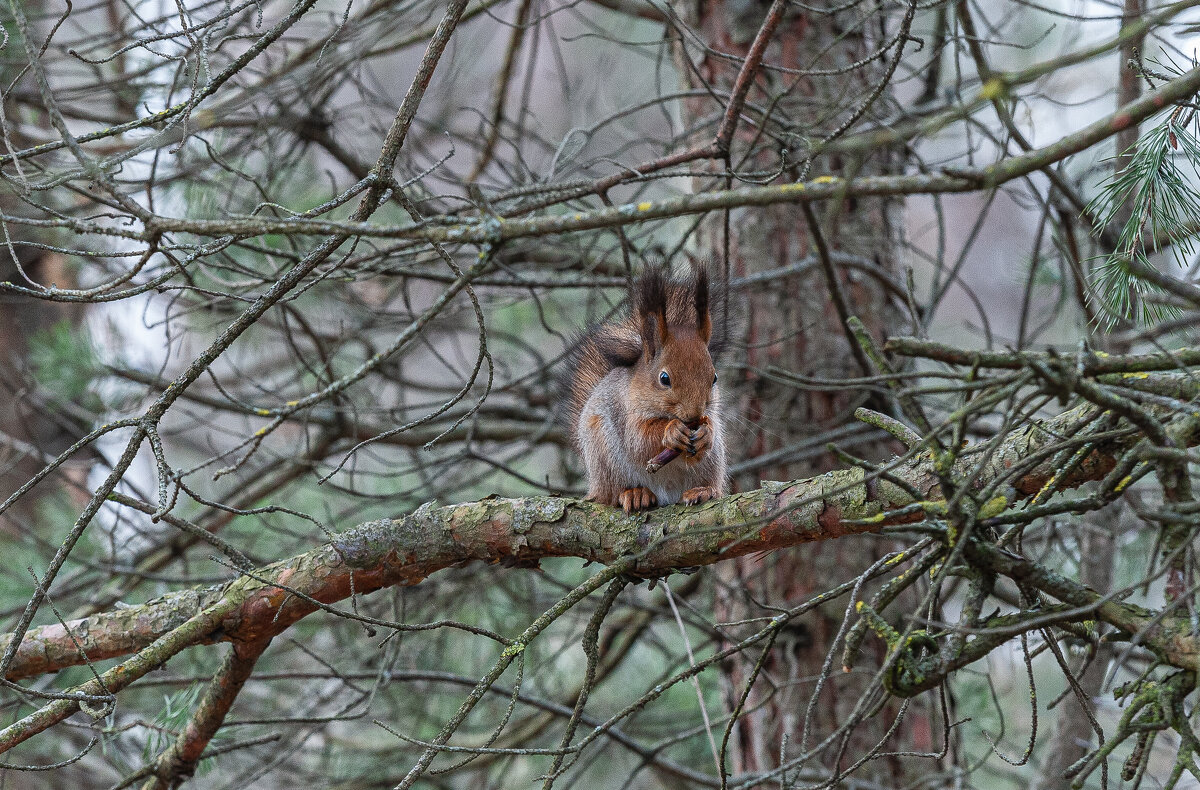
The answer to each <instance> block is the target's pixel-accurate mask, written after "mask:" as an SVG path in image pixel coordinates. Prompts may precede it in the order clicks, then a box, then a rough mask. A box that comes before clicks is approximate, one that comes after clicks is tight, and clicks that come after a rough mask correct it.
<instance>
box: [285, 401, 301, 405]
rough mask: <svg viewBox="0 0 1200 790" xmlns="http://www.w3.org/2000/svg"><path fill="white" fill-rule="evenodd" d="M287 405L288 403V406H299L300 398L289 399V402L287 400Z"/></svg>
mask: <svg viewBox="0 0 1200 790" xmlns="http://www.w3.org/2000/svg"><path fill="white" fill-rule="evenodd" d="M287 405H288V406H299V405H300V401H298V400H290V401H288V402H287Z"/></svg>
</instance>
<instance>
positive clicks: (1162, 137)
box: [1087, 106, 1200, 326]
mask: <svg viewBox="0 0 1200 790" xmlns="http://www.w3.org/2000/svg"><path fill="white" fill-rule="evenodd" d="M1195 117H1196V112H1195V110H1194V109H1193V108H1190V107H1184V106H1180V107H1176V108H1175V109H1174V110H1173V111H1172V112H1171V113H1170V114H1169V115H1168V116H1167V118H1166V119H1165V120H1164V121H1163V122H1162V123H1160V124H1159V125H1157V126H1155V127H1154V128H1153V129H1151V130H1149V131H1148V132H1146V133H1144V134H1143V135H1142V136H1141V138H1140V139H1139V140H1138V142H1137V145H1136V146H1134V147H1133V148H1132V149H1131V151H1130V154H1131V156H1130V158H1129V161H1128V163H1127V164H1126V166H1125V167H1124V168H1123V169H1121V171H1120V172H1118V173H1117V174H1116V175H1114V176H1113V177H1112V178H1111V179H1109V180H1108V181H1107V182H1105V183H1104V184H1103V185H1101V187H1100V194H1099V195H1097V196H1096V197H1095V199H1093V200H1092V202H1091V203H1090V204H1089V205H1088V209H1087V210H1088V213H1089V214H1090V215H1091V216H1092V217H1093V218H1094V219H1095V221H1096V222H1097V227H1106V226H1108V225H1110V224H1112V223H1114V222H1119V221H1120V220H1121V218H1122V217H1123V216H1125V212H1128V216H1126V217H1125V219H1124V222H1123V223H1122V224H1121V230H1120V235H1119V237H1118V243H1117V247H1116V249H1115V250H1114V251H1113V252H1112V254H1111V255H1109V256H1108V260H1107V261H1105V262H1104V263H1102V264H1100V265H1099V266H1097V267H1096V268H1095V270H1094V272H1093V276H1094V278H1095V286H1096V288H1095V290H1094V292H1093V294H1094V296H1095V297H1096V298H1097V299H1098V300H1099V301H1100V302H1101V305H1100V306H1101V307H1102V317H1101V321H1104V322H1107V323H1108V324H1109V325H1110V326H1111V324H1113V323H1115V322H1116V321H1118V320H1119V319H1121V318H1127V319H1130V320H1132V321H1134V322H1135V323H1141V324H1148V323H1152V322H1155V321H1161V320H1163V319H1164V318H1169V317H1172V316H1174V315H1177V314H1178V312H1179V311H1178V309H1177V308H1175V307H1174V306H1172V305H1170V304H1169V303H1167V302H1165V301H1164V300H1162V299H1159V298H1156V297H1157V296H1159V295H1161V293H1162V291H1161V289H1160V288H1159V286H1157V285H1156V284H1154V283H1152V282H1150V281H1148V280H1146V279H1144V278H1142V277H1140V276H1138V274H1137V273H1136V271H1135V268H1133V267H1131V266H1130V263H1131V261H1137V262H1138V263H1139V264H1142V265H1144V266H1150V265H1151V264H1150V261H1149V256H1150V255H1152V254H1155V253H1158V252H1160V251H1161V250H1162V249H1163V248H1164V247H1167V246H1169V247H1170V248H1171V250H1172V251H1173V253H1174V255H1175V259H1176V260H1177V261H1179V262H1180V264H1181V265H1182V264H1184V263H1185V262H1186V260H1187V259H1188V258H1189V257H1190V256H1191V255H1192V254H1193V252H1194V250H1195V236H1194V232H1195V229H1196V228H1197V226H1198V225H1200V193H1198V192H1197V186H1196V185H1197V183H1200V178H1198V176H1200V170H1198V168H1200V140H1198V139H1197V137H1196V135H1195V134H1194V133H1193V132H1192V131H1189V127H1190V126H1191V125H1192V122H1193V120H1194V119H1195ZM1184 165H1186V167H1185V166H1184Z"/></svg>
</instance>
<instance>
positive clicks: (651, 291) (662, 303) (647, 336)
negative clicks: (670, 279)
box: [634, 266, 671, 359]
mask: <svg viewBox="0 0 1200 790" xmlns="http://www.w3.org/2000/svg"><path fill="white" fill-rule="evenodd" d="M634 304H635V305H636V308H635V309H636V311H637V317H638V322H639V323H640V325H641V331H642V354H643V355H644V356H645V357H646V359H651V358H653V357H654V355H655V354H657V353H658V350H659V349H660V348H661V347H663V346H665V345H666V344H667V343H668V342H670V340H671V334H670V332H668V331H667V274H666V272H665V271H663V268H662V267H661V266H651V267H649V268H647V269H646V271H645V272H644V273H643V274H642V276H641V277H639V278H638V281H637V284H636V285H635V286H634Z"/></svg>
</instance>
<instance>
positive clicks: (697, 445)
mask: <svg viewBox="0 0 1200 790" xmlns="http://www.w3.org/2000/svg"><path fill="white" fill-rule="evenodd" d="M691 441H692V452H691V453H689V454H688V455H687V456H685V458H684V460H686V461H687V462H688V463H689V464H698V463H700V462H701V461H703V460H704V456H706V455H708V451H709V450H711V449H712V446H713V431H712V425H711V424H710V423H709V421H708V418H707V417H701V418H700V425H699V426H697V428H696V430H695V431H693V432H692V436H691ZM692 490H694V491H698V490H699V489H692ZM711 498H712V497H709V499H711ZM691 504H695V503H691Z"/></svg>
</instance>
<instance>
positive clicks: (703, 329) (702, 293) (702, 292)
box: [694, 266, 712, 343]
mask: <svg viewBox="0 0 1200 790" xmlns="http://www.w3.org/2000/svg"><path fill="white" fill-rule="evenodd" d="M694 290H695V294H696V334H698V335H699V336H700V340H701V341H703V342H704V343H708V341H709V340H710V339H711V338H712V316H711V315H710V314H709V307H708V269H706V268H705V267H703V266H696V267H695V288H694Z"/></svg>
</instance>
